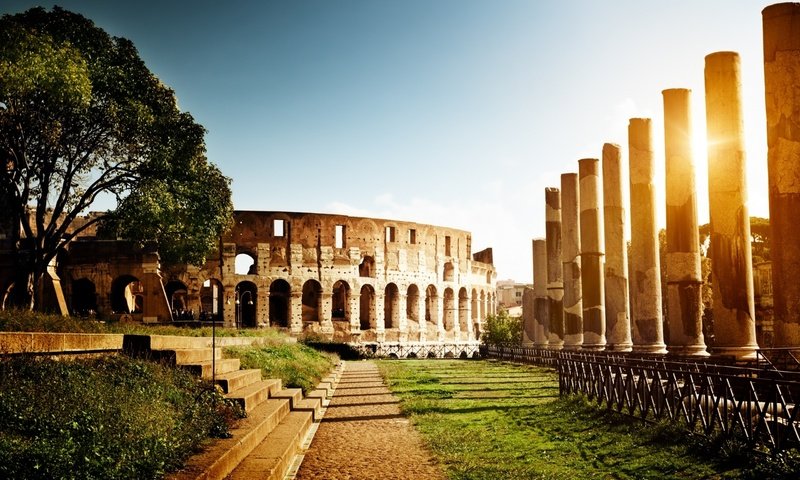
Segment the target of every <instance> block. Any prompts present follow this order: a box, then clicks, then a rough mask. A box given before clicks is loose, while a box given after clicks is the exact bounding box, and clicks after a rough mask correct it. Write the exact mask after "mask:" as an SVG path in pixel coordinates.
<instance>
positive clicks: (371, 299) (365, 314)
mask: <svg viewBox="0 0 800 480" xmlns="http://www.w3.org/2000/svg"><path fill="white" fill-rule="evenodd" d="M360 302H361V308H360V312H359V321H360V324H361V330H369V329H370V328H374V327H375V289H374V288H372V285H364V286H363V287H361V300H360Z"/></svg>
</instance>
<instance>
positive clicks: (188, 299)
mask: <svg viewBox="0 0 800 480" xmlns="http://www.w3.org/2000/svg"><path fill="white" fill-rule="evenodd" d="M219 250H220V251H219V252H216V253H214V254H212V255H211V258H209V260H208V261H207V262H206V264H205V265H204V266H203V267H202V268H195V267H187V266H185V265H182V266H165V265H160V264H159V262H158V256H157V254H156V253H155V252H152V251H148V250H147V249H146V248H145V249H143V248H137V247H136V246H135V245H132V244H131V243H129V242H124V241H120V240H99V239H96V238H94V237H81V238H79V239H77V240H76V241H73V242H72V243H71V244H70V246H69V249H68V251H67V252H65V253H64V255H61V256H60V257H59V265H58V267H57V269H56V270H55V271H53V272H52V273H51V276H52V279H53V284H54V285H56V286H58V285H59V284H60V286H61V288H63V292H64V294H63V296H61V298H62V299H63V300H61V301H62V302H63V303H65V304H66V308H67V309H69V311H71V312H72V313H74V314H84V313H86V312H92V313H95V312H96V314H97V315H99V316H101V317H107V318H120V319H123V320H126V321H140V322H144V323H166V322H172V323H180V322H187V323H190V322H193V323H194V324H197V323H203V322H204V321H206V322H210V321H217V322H220V323H221V324H224V325H225V326H229V327H240V328H259V327H267V326H272V327H276V328H280V329H284V330H285V331H287V332H289V333H291V334H292V335H294V336H306V337H312V338H314V337H317V338H320V339H328V340H335V341H342V342H348V343H351V344H353V345H357V346H358V348H360V349H362V350H368V351H371V352H373V353H376V354H379V355H387V356H398V357H409V356H411V357H415V356H437V357H443V356H462V357H463V356H472V355H474V354H475V353H476V352H477V349H478V344H479V339H480V334H481V332H482V329H483V324H484V320H485V318H486V316H487V315H490V314H493V313H495V309H496V306H495V305H496V290H495V280H496V273H495V269H494V266H493V264H492V251H491V249H490V248H488V249H485V250H482V251H480V252H477V253H474V254H473V253H472V240H471V235H470V233H469V232H466V231H463V230H457V229H452V228H446V227H437V226H432V225H423V224H417V223H410V222H401V221H394V220H383V219H375V218H363V217H351V216H345V215H330V214H318V213H292V212H264V211H237V212H235V214H234V225H233V227H232V229H231V230H230V232H229V233H228V234H227V235H226V236H225V237H224V238H222V239H221V240H220V249H219ZM0 280H2V279H0ZM10 282H11V280H10V278H9V276H8V275H6V278H5V282H4V285H3V288H4V291H6V292H7V295H8V292H10V291H11V288H10V286H9V285H10ZM56 290H57V289H56ZM56 297H59V295H56ZM56 301H58V298H56Z"/></svg>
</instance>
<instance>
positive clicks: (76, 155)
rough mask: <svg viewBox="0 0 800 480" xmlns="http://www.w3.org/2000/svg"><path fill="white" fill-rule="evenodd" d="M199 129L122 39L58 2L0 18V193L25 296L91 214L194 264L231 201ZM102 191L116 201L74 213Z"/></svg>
mask: <svg viewBox="0 0 800 480" xmlns="http://www.w3.org/2000/svg"><path fill="white" fill-rule="evenodd" d="M204 134H205V130H204V129H203V127H202V126H201V125H199V124H197V123H196V122H195V121H194V119H193V118H192V116H191V115H190V114H188V113H185V112H181V111H180V110H179V109H178V107H177V102H176V99H175V93H174V92H173V91H172V90H171V89H169V88H168V87H166V86H165V85H164V84H163V83H161V82H160V81H159V80H158V78H157V77H156V76H155V75H154V74H153V73H151V72H150V71H149V70H148V69H147V67H146V66H145V65H144V62H143V61H142V60H141V58H140V57H139V54H138V52H137V51H136V48H135V47H134V45H133V43H131V42H130V41H129V40H126V39H124V38H118V37H111V36H109V35H108V33H106V32H105V31H104V30H102V29H101V28H98V27H97V26H95V25H94V23H93V22H92V21H91V20H88V19H86V18H85V17H83V16H81V15H78V14H75V13H72V12H69V11H66V10H63V9H61V8H59V7H55V8H54V9H53V10H52V11H46V10H44V9H42V8H33V9H31V10H28V11H26V12H24V13H21V14H16V15H4V16H3V17H2V18H0V160H2V165H4V166H5V168H3V169H0V200H2V203H3V204H4V206H6V207H7V214H8V218H9V223H10V226H11V236H12V240H13V241H15V242H16V245H17V249H18V253H19V254H18V255H17V260H16V261H17V265H16V267H17V271H19V272H21V275H22V277H23V279H24V284H25V286H26V290H25V292H24V293H25V294H26V302H27V303H28V304H29V306H30V307H31V308H33V307H34V306H35V305H36V304H38V302H39V299H38V298H37V297H38V295H36V293H37V292H36V291H37V289H38V288H39V283H40V281H41V279H42V278H43V277H44V274H45V272H46V269H47V266H48V265H49V264H50V263H51V262H52V261H53V259H54V258H55V257H56V255H57V254H58V252H59V251H60V250H62V249H63V248H64V247H65V246H66V245H67V244H68V243H69V242H70V240H72V239H73V238H74V237H75V236H77V235H78V234H80V233H81V232H83V231H86V230H87V229H89V228H92V227H95V226H101V227H102V228H101V230H104V231H105V232H107V233H110V234H114V235H124V236H125V237H126V238H129V239H131V240H138V241H140V242H145V241H147V242H154V243H155V244H156V247H157V248H159V249H160V250H161V252H162V255H163V258H165V259H168V260H169V261H173V262H186V263H193V264H201V263H202V262H203V260H204V257H205V255H206V253H207V252H209V251H211V250H212V249H213V247H214V246H215V242H216V239H217V238H218V237H219V235H220V234H221V233H222V232H223V231H224V230H225V228H226V227H227V226H228V224H229V222H230V218H231V214H232V210H233V208H232V204H231V192H230V180H229V179H228V178H226V177H225V176H223V175H222V173H221V172H220V171H219V169H217V168H216V167H215V166H214V165H212V164H210V163H209V162H208V160H207V159H206V157H205V144H204V140H203V137H204ZM102 196H109V197H111V198H114V199H115V200H116V204H117V206H116V208H114V209H113V210H109V211H107V212H105V213H104V214H101V215H97V216H93V217H91V218H90V219H89V220H88V222H76V221H75V220H76V219H77V218H79V217H80V216H81V215H83V214H85V213H86V212H87V211H88V210H89V209H90V207H91V206H92V204H94V202H95V200H97V199H98V198H99V197H102Z"/></svg>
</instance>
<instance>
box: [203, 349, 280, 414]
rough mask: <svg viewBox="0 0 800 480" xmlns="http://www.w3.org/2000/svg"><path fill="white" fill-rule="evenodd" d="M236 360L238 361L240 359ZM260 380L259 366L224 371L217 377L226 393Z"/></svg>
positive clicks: (218, 383)
mask: <svg viewBox="0 0 800 480" xmlns="http://www.w3.org/2000/svg"><path fill="white" fill-rule="evenodd" d="M235 360H237V361H238V360H239V359H238V358H237V359H235ZM259 381H261V370H259V369H257V368H252V369H248V370H236V371H232V372H227V373H222V374H219V375H217V378H216V382H217V385H219V386H220V387H222V391H223V392H225V393H231V392H235V391H236V390H239V389H240V388H244V387H246V386H248V385H252V384H254V383H256V382H259ZM290 406H291V404H290Z"/></svg>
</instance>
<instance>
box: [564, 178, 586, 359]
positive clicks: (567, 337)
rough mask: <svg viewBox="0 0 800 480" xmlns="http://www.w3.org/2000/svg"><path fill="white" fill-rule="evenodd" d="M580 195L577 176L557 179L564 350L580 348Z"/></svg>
mask: <svg viewBox="0 0 800 480" xmlns="http://www.w3.org/2000/svg"><path fill="white" fill-rule="evenodd" d="M579 198H580V193H579V187H578V174H576V173H564V174H562V175H561V266H562V274H563V276H564V299H563V303H562V305H563V306H564V349H565V350H578V349H580V348H581V346H582V345H583V302H582V301H581V258H580V254H581V237H580V233H581V232H580V230H581V229H580V212H579V209H580V205H579V204H580V199H579Z"/></svg>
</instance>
